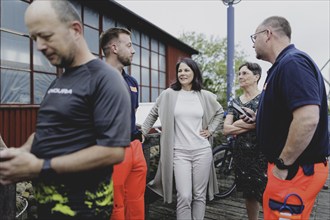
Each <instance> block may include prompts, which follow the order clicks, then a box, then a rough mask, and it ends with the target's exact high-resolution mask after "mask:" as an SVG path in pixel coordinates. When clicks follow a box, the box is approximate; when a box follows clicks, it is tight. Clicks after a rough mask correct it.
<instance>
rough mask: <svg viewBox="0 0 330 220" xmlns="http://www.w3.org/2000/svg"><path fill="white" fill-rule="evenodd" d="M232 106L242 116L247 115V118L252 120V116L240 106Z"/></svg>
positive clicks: (234, 104)
mask: <svg viewBox="0 0 330 220" xmlns="http://www.w3.org/2000/svg"><path fill="white" fill-rule="evenodd" d="M232 106H233V108H234V109H236V111H237V112H238V113H239V114H240V115H246V116H248V117H250V118H252V116H251V115H250V114H249V113H248V112H246V111H244V110H243V109H242V108H241V106H239V105H238V104H236V103H235V102H233V105H232Z"/></svg>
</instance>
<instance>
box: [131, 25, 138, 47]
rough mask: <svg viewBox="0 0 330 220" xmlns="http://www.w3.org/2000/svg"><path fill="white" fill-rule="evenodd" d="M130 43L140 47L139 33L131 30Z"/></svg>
mask: <svg viewBox="0 0 330 220" xmlns="http://www.w3.org/2000/svg"><path fill="white" fill-rule="evenodd" d="M132 42H133V43H134V44H136V45H140V32H138V31H137V30H134V29H132Z"/></svg>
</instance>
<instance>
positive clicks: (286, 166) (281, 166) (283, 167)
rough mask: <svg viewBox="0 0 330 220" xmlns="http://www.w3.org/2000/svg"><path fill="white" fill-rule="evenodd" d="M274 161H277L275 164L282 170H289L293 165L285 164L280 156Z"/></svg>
mask: <svg viewBox="0 0 330 220" xmlns="http://www.w3.org/2000/svg"><path fill="white" fill-rule="evenodd" d="M274 163H275V166H276V167H277V168H278V169H280V170H288V169H290V168H291V167H292V165H285V164H284V161H283V160H282V158H279V157H278V158H276V159H275V161H274Z"/></svg>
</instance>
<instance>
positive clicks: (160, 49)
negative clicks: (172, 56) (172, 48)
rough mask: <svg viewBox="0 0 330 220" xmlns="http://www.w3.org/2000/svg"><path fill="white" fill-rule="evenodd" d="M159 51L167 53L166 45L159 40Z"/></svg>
mask: <svg viewBox="0 0 330 220" xmlns="http://www.w3.org/2000/svg"><path fill="white" fill-rule="evenodd" d="M159 53H160V54H163V55H165V45H164V44H162V43H160V42H159Z"/></svg>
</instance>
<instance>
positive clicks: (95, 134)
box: [31, 59, 131, 218]
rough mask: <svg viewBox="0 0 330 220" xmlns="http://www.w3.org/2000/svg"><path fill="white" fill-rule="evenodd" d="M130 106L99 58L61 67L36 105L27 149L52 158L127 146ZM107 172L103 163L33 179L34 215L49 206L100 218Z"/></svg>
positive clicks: (106, 203)
mask: <svg viewBox="0 0 330 220" xmlns="http://www.w3.org/2000/svg"><path fill="white" fill-rule="evenodd" d="M130 109H131V104H130V96H129V93H128V91H127V86H126V84H125V81H124V80H123V78H122V77H121V76H120V74H119V73H118V72H117V70H115V69H113V68H112V67H110V66H109V65H107V64H105V63H104V62H102V61H101V60H99V59H95V60H92V61H90V62H88V63H87V64H84V65H81V66H78V67H74V68H70V69H66V71H65V72H64V73H63V74H62V75H61V76H60V77H59V78H57V79H55V81H54V82H53V83H52V84H51V85H50V87H49V89H48V91H47V93H46V95H45V97H44V100H43V102H42V103H41V105H40V109H39V112H38V119H37V127H36V133H35V137H34V141H33V144H32V149H31V152H32V153H33V154H35V155H36V156H37V157H39V158H53V157H56V156H59V155H65V154H70V153H73V152H76V151H79V150H81V149H84V148H87V147H90V146H92V145H101V146H105V147H114V146H127V145H129V143H130V130H131V129H130V124H131V119H130V117H129V115H130V114H131V112H130ZM111 175H112V167H108V168H104V169H98V170H93V171H89V172H81V173H73V174H67V175H57V176H53V177H52V178H48V179H38V180H36V182H35V186H36V187H35V190H36V199H37V201H38V202H39V213H40V215H42V216H47V215H48V214H49V215H50V214H54V212H53V211H54V210H55V213H57V214H59V215H64V216H66V215H72V214H74V216H76V217H78V218H80V217H81V218H82V217H83V216H94V215H95V216H106V215H107V214H109V212H111V205H112V201H113V197H112V196H113V194H112V193H113V185H112V180H111ZM54 198H57V200H56V199H55V200H54ZM59 218H60V217H59Z"/></svg>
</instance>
